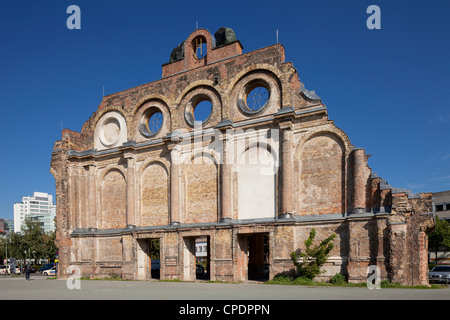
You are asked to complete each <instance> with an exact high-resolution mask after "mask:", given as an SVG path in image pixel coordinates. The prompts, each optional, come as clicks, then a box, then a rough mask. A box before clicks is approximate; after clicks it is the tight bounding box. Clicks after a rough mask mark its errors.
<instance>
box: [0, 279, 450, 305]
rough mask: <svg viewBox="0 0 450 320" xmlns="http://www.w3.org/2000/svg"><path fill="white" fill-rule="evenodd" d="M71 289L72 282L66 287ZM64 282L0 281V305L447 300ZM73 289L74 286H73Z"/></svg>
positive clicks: (441, 295) (433, 295)
mask: <svg viewBox="0 0 450 320" xmlns="http://www.w3.org/2000/svg"><path fill="white" fill-rule="evenodd" d="M70 284H74V282H71V283H69V286H70ZM79 284H80V289H69V288H68V286H67V281H66V280H55V279H46V277H42V276H38V275H37V276H36V275H35V276H33V275H32V276H31V280H29V281H26V280H25V279H24V278H22V277H20V278H8V277H0V299H1V300H16V299H25V300H85V299H86V300H95V299H102V300H111V299H112V300H118V299H120V300H127V299H133V300H136V299H138V300H141V299H145V300H311V299H312V300H416V299H420V300H450V287H447V288H444V289H378V290H376V289H373V290H369V289H367V288H348V287H309V286H289V285H286V286H284V285H264V284H260V283H240V284H231V283H204V282H162V281H106V280H80V282H79ZM72 287H73V285H72Z"/></svg>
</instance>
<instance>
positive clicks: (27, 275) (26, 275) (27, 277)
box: [24, 262, 30, 280]
mask: <svg viewBox="0 0 450 320" xmlns="http://www.w3.org/2000/svg"><path fill="white" fill-rule="evenodd" d="M24 269H25V279H26V280H30V265H29V263H28V262H27V264H26V265H25V268H24Z"/></svg>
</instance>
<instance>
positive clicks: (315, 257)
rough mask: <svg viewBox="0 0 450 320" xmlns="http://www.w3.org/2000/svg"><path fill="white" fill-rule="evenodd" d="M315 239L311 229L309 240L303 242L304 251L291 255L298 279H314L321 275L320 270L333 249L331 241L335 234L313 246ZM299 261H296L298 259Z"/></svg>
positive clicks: (314, 231) (314, 232) (313, 231)
mask: <svg viewBox="0 0 450 320" xmlns="http://www.w3.org/2000/svg"><path fill="white" fill-rule="evenodd" d="M315 237H316V229H314V228H313V229H311V232H310V233H309V238H308V239H307V240H306V241H305V246H306V249H305V251H304V252H300V253H299V254H298V253H297V252H296V251H294V252H292V253H291V259H292V262H293V263H294V266H295V267H296V269H297V276H298V277H306V278H309V279H314V278H315V277H316V276H317V275H319V274H321V273H322V271H321V270H320V268H321V267H322V266H323V265H324V264H325V262H327V259H328V254H329V253H330V251H331V250H333V248H334V244H333V240H334V238H335V237H336V234H334V233H333V234H332V235H331V236H329V237H328V238H326V239H325V240H323V241H322V242H321V243H320V244H318V245H315V246H313V242H314V238H315ZM299 257H300V258H301V259H300V260H301V261H298V260H299V259H298V258H299Z"/></svg>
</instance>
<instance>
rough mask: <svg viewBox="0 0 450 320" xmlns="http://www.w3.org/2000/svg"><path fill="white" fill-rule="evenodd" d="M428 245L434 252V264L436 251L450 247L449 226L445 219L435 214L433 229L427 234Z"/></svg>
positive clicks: (436, 255) (446, 249)
mask: <svg viewBox="0 0 450 320" xmlns="http://www.w3.org/2000/svg"><path fill="white" fill-rule="evenodd" d="M428 247H429V248H430V249H431V250H432V251H433V252H434V253H435V257H436V260H435V262H436V264H437V263H438V252H439V250H442V249H443V250H444V251H445V252H446V251H448V250H449V249H450V226H449V223H448V222H447V221H444V220H440V219H439V217H438V216H436V225H435V227H434V231H433V232H431V233H430V234H429V235H428Z"/></svg>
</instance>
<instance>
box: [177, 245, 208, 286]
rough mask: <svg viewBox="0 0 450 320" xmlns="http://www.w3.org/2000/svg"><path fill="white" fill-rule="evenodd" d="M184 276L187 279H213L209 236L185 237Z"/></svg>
mask: <svg viewBox="0 0 450 320" xmlns="http://www.w3.org/2000/svg"><path fill="white" fill-rule="evenodd" d="M183 244H184V249H183V278H184V280H186V281H194V280H210V279H211V263H210V262H211V255H210V252H211V250H210V239H209V236H196V237H184V238H183Z"/></svg>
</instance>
